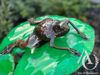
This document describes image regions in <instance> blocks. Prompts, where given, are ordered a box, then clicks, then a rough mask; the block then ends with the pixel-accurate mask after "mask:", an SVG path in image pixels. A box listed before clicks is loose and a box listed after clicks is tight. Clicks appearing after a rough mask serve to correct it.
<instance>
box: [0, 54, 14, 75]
mask: <svg viewBox="0 0 100 75" xmlns="http://www.w3.org/2000/svg"><path fill="white" fill-rule="evenodd" d="M13 69H14V61H13V56H12V55H5V56H1V57H0V75H12V72H13Z"/></svg>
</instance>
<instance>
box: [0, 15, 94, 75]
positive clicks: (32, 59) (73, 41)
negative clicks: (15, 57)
mask: <svg viewBox="0 0 100 75" xmlns="http://www.w3.org/2000/svg"><path fill="white" fill-rule="evenodd" d="M44 18H52V19H54V20H60V21H63V20H65V19H68V20H70V21H71V22H72V23H74V24H75V25H76V27H77V28H78V29H79V30H80V31H81V32H83V33H84V34H85V35H86V36H87V37H88V38H89V40H84V39H83V38H81V37H80V36H79V35H78V34H77V32H76V31H75V29H74V28H73V27H72V26H71V25H70V24H69V26H70V32H69V33H68V34H66V35H65V36H63V37H58V38H56V40H55V45H57V46H61V47H71V48H74V49H76V50H77V51H78V52H80V53H83V52H84V51H85V50H86V51H87V52H88V54H91V52H92V50H93V47H94V39H95V35H94V30H93V28H92V27H91V26H89V25H88V24H86V23H83V22H81V21H80V20H77V19H75V18H67V17H63V16H57V15H50V16H43V17H39V18H37V19H36V20H42V19H44ZM35 26H36V25H32V26H31V25H30V24H29V23H28V22H24V23H22V24H20V25H19V26H17V27H15V28H14V29H13V30H12V31H11V32H10V33H9V34H8V36H7V37H5V39H4V40H3V41H2V43H1V45H0V51H2V50H3V49H4V48H5V47H6V46H7V45H9V44H11V43H12V42H14V41H15V40H17V39H23V40H26V39H27V37H28V36H29V35H30V34H31V33H32V32H33V30H34V28H35ZM23 50H25V54H24V55H23V57H22V58H21V60H20V61H19V63H18V65H17V67H16V69H15V71H14V75H19V74H20V75H44V74H46V75H64V74H65V75H68V74H71V73H73V72H75V71H76V70H77V69H79V68H80V67H81V66H82V61H80V63H78V61H79V59H80V57H77V56H74V55H73V54H71V53H70V52H68V51H66V50H59V49H55V48H51V47H50V46H49V42H47V43H46V44H44V45H43V46H41V47H39V48H35V49H34V53H33V54H31V49H29V48H25V49H20V48H14V51H13V52H14V53H16V52H17V53H19V52H22V51H23ZM84 56H85V54H83V56H82V57H84Z"/></svg>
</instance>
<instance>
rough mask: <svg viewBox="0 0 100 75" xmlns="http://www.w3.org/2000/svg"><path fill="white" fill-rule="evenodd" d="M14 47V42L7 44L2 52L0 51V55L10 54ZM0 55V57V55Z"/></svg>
mask: <svg viewBox="0 0 100 75" xmlns="http://www.w3.org/2000/svg"><path fill="white" fill-rule="evenodd" d="M14 47H15V43H13V44H11V45H8V46H7V47H6V48H5V49H4V50H3V51H2V52H0V54H1V56H2V55H4V56H5V55H6V54H10V53H11V52H12V49H13V48H14ZM1 56H0V57H1Z"/></svg>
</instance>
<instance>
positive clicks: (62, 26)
mask: <svg viewBox="0 0 100 75" xmlns="http://www.w3.org/2000/svg"><path fill="white" fill-rule="evenodd" d="M69 29H70V28H69V26H68V20H64V21H60V22H59V23H58V24H57V25H55V26H54V31H55V32H56V35H57V36H64V35H65V34H67V33H68V31H69Z"/></svg>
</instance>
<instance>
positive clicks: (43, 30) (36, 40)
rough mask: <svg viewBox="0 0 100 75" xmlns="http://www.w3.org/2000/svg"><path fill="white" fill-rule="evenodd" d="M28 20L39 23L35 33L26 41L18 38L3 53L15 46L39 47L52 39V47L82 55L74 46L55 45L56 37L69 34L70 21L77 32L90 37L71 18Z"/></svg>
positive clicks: (84, 37)
mask: <svg viewBox="0 0 100 75" xmlns="http://www.w3.org/2000/svg"><path fill="white" fill-rule="evenodd" d="M28 22H29V23H30V25H34V24H37V27H35V30H34V31H33V33H32V34H31V35H30V36H29V37H28V39H27V40H26V41H24V40H21V39H19V40H16V41H15V42H14V43H12V44H10V45H8V46H7V47H6V48H5V49H4V50H3V51H2V52H1V54H9V53H11V52H12V50H13V48H15V47H19V48H26V47H30V48H33V47H39V46H40V45H42V44H41V43H42V42H44V41H45V42H47V41H50V47H53V48H56V49H58V50H68V51H69V52H71V53H72V54H74V55H77V56H80V53H79V52H77V50H75V49H73V48H67V47H58V46H55V45H54V41H55V39H56V37H61V36H64V35H65V34H67V33H68V32H69V30H70V27H69V26H68V23H70V24H71V25H72V26H73V27H74V29H75V30H76V31H77V33H78V34H79V35H80V36H81V37H82V38H83V39H85V40H87V39H88V38H87V37H86V35H85V34H83V33H82V32H81V31H79V30H78V29H77V28H76V26H75V25H74V24H73V23H72V22H71V21H69V20H67V19H65V20H64V21H59V20H53V19H52V18H46V19H43V20H38V21H36V20H35V19H34V18H31V19H28Z"/></svg>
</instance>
